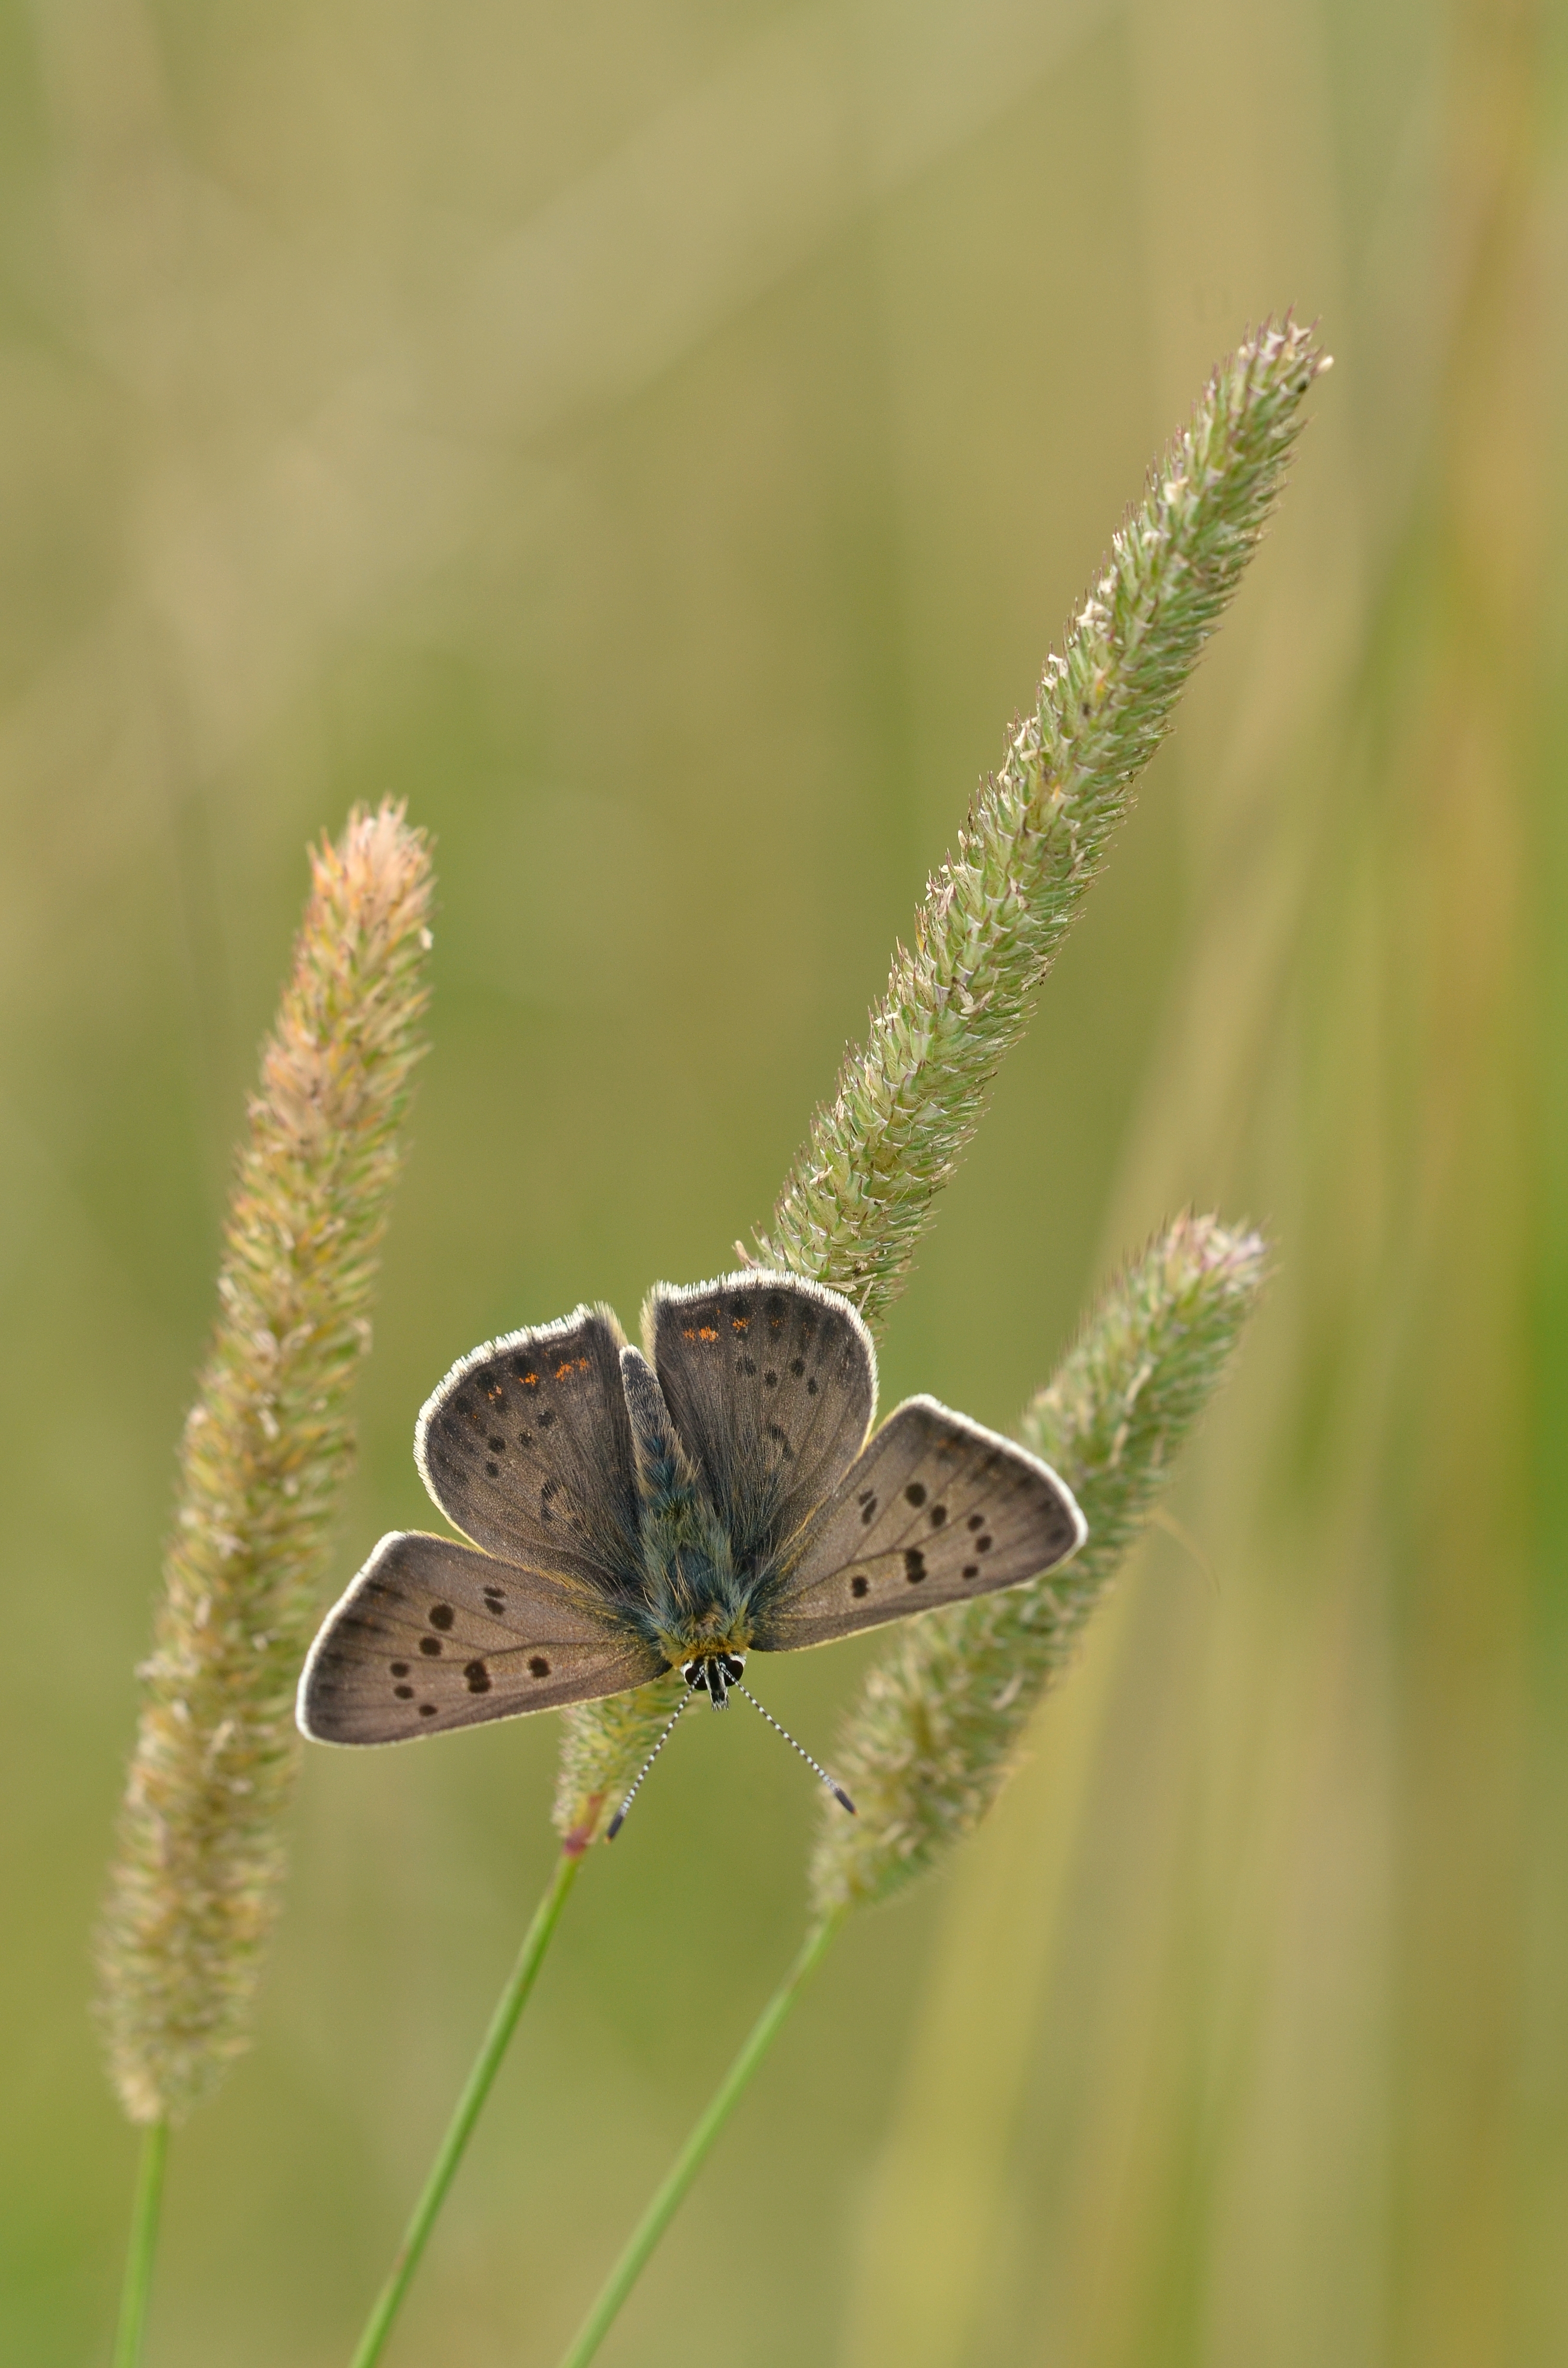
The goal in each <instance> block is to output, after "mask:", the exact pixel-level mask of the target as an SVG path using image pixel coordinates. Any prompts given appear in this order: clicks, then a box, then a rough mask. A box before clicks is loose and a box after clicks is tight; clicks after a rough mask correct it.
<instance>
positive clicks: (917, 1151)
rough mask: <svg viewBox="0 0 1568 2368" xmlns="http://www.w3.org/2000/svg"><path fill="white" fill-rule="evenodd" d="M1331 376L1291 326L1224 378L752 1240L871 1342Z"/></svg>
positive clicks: (1276, 330)
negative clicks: (805, 1277) (835, 1294)
mask: <svg viewBox="0 0 1568 2368" xmlns="http://www.w3.org/2000/svg"><path fill="white" fill-rule="evenodd" d="M1327 367H1328V358H1327V357H1325V356H1324V355H1323V354H1322V353H1321V352H1320V351H1319V349H1318V348H1317V347H1315V346H1314V345H1313V343H1312V336H1311V335H1310V333H1309V332H1308V331H1307V330H1305V329H1303V328H1301V327H1298V326H1297V324H1295V323H1294V322H1293V321H1292V320H1291V319H1290V316H1289V315H1288V314H1287V316H1286V318H1285V319H1284V321H1283V322H1281V323H1280V324H1278V326H1275V325H1272V324H1266V325H1265V326H1264V327H1263V328H1261V329H1260V330H1259V331H1258V332H1257V334H1256V336H1254V337H1252V338H1251V339H1249V340H1248V342H1247V343H1245V344H1244V345H1243V346H1242V347H1240V349H1239V350H1238V351H1237V352H1236V353H1235V354H1233V355H1232V356H1231V358H1230V359H1228V360H1227V361H1225V362H1222V363H1221V365H1220V367H1219V369H1218V370H1216V371H1215V373H1214V375H1213V377H1212V378H1211V380H1210V382H1209V385H1208V387H1207V389H1206V390H1205V392H1204V394H1203V397H1202V399H1201V401H1200V402H1199V404H1198V407H1197V409H1196V411H1195V412H1194V414H1193V417H1192V421H1191V424H1190V425H1189V426H1188V427H1187V428H1186V429H1185V430H1184V431H1183V432H1182V433H1181V434H1180V435H1179V436H1177V437H1176V438H1175V439H1174V441H1173V442H1172V443H1171V445H1170V446H1169V448H1168V449H1167V450H1166V451H1165V453H1164V454H1163V456H1162V457H1161V459H1160V461H1158V463H1157V464H1156V466H1155V467H1154V468H1153V470H1152V471H1151V472H1150V475H1149V481H1148V486H1147V490H1146V492H1145V494H1144V497H1143V500H1142V503H1141V504H1140V506H1139V507H1138V508H1137V509H1136V510H1134V511H1133V512H1132V513H1131V516H1130V517H1129V518H1128V519H1127V522H1126V524H1125V525H1124V526H1123V528H1122V529H1121V531H1120V532H1119V534H1118V535H1116V536H1115V537H1114V538H1113V541H1112V543H1111V549H1110V555H1109V557H1108V559H1107V561H1106V562H1105V564H1104V565H1103V566H1102V568H1101V569H1100V571H1099V574H1098V575H1097V577H1096V582H1095V584H1094V586H1093V588H1092V590H1091V591H1090V592H1089V593H1088V594H1087V595H1086V597H1085V599H1084V601H1083V603H1082V605H1081V607H1080V608H1079V609H1078V612H1077V614H1076V616H1075V617H1074V619H1073V620H1072V622H1071V624H1070V625H1069V626H1068V628H1067V631H1066V632H1065V634H1064V635H1063V637H1062V648H1061V651H1060V652H1057V651H1052V652H1051V655H1050V656H1049V657H1048V658H1047V660H1046V663H1045V672H1044V676H1043V677H1042V680H1041V682H1040V695H1039V699H1038V700H1037V703H1036V706H1035V709H1034V712H1033V713H1032V714H1031V715H1029V716H1028V717H1026V718H1025V720H1024V721H1023V722H1022V723H1017V724H1016V725H1015V727H1014V730H1013V734H1012V736H1011V739H1010V740H1009V742H1008V746H1007V752H1006V758H1005V760H1004V762H1003V765H1002V768H1001V770H1000V771H999V772H997V773H995V774H994V775H993V776H991V778H990V779H988V780H986V781H984V782H983V784H982V786H981V788H980V790H979V791H978V792H977V794H976V796H975V798H974V801H973V803H972V804H971V807H970V811H969V815H968V818H967V820H966V822H965V825H964V827H963V829H962V830H961V832H960V836H959V844H958V851H957V853H956V854H955V855H952V856H950V857H949V859H948V860H947V861H946V862H945V863H944V864H943V865H942V866H941V868H940V870H939V871H937V874H936V876H935V878H934V879H933V880H932V881H931V882H930V883H929V885H928V887H927V890H926V899H925V902H924V904H923V905H921V907H920V910H919V912H918V913H917V915H916V916H915V932H914V938H913V941H912V945H911V948H910V950H909V951H904V950H903V948H902V947H901V948H899V949H898V950H897V951H896V953H895V955H894V959H893V965H892V975H891V976H890V978H889V980H888V986H887V992H886V994H885V995H884V996H883V997H882V1000H881V1003H880V1004H879V1005H878V1006H877V1008H876V1009H875V1010H874V1011H873V1012H872V1014H871V1018H870V1025H869V1030H868V1033H867V1038H866V1042H865V1045H864V1047H863V1049H861V1050H859V1051H858V1052H855V1053H851V1054H850V1055H849V1056H848V1058H847V1059H846V1063H845V1065H844V1068H843V1070H842V1071H841V1073H840V1075H839V1079H838V1084H837V1087H836V1090H835V1096H834V1099H833V1100H832V1101H831V1102H830V1103H828V1104H826V1105H825V1106H824V1108H823V1109H821V1110H818V1112H817V1114H816V1116H815V1118H814V1120H813V1121H812V1127H811V1131H810V1133H809V1134H808V1136H807V1139H806V1142H805V1144H803V1145H802V1147H801V1151H800V1153H799V1154H798V1155H797V1157H796V1161H795V1165H794V1167H793V1168H792V1169H791V1171H790V1176H789V1178H788V1180H787V1181H786V1183H785V1186H784V1189H783V1190H782V1192H781V1193H780V1194H779V1197H778V1202H777V1204H776V1206H775V1208H774V1212H773V1216H772V1219H771V1221H770V1223H769V1225H768V1228H767V1231H766V1232H764V1233H759V1234H758V1235H757V1237H756V1239H757V1250H758V1255H759V1257H760V1258H762V1260H763V1262H764V1263H765V1264H767V1265H770V1266H782V1267H788V1268H790V1269H793V1270H794V1271H795V1272H796V1273H800V1274H809V1275H812V1276H814V1277H815V1278H816V1280H817V1281H820V1282H826V1283H831V1284H832V1285H833V1287H834V1288H835V1290H837V1291H842V1292H845V1293H846V1296H847V1297H849V1298H851V1299H853V1300H854V1301H855V1302H856V1304H857V1305H858V1307H859V1309H860V1312H861V1314H862V1315H864V1316H865V1319H866V1321H867V1323H868V1324H869V1326H870V1327H871V1329H872V1331H873V1332H877V1331H880V1329H881V1325H882V1323H883V1321H884V1320H885V1317H886V1315H887V1311H888V1309H889V1307H890V1306H891V1305H892V1302H893V1300H894V1299H896V1297H897V1296H898V1293H899V1292H900V1290H901V1289H902V1288H903V1281H904V1277H905V1275H906V1274H907V1272H908V1269H909V1265H910V1261H911V1259H912V1258H913V1257H914V1254H915V1247H916V1245H917V1242H918V1240H919V1237H920V1235H921V1234H922V1233H923V1232H924V1230H925V1228H926V1224H928V1223H929V1222H930V1217H931V1212H932V1203H933V1201H934V1200H935V1197H936V1195H937V1192H938V1191H939V1190H940V1189H941V1187H942V1186H943V1185H944V1184H945V1183H946V1182H947V1180H948V1178H949V1176H951V1174H952V1173H953V1170H954V1168H955V1167H956V1166H957V1165H958V1162H959V1160H960V1157H961V1156H962V1154H963V1152H964V1150H965V1148H966V1146H967V1145H968V1144H969V1142H970V1139H971V1136H972V1134H973V1133H974V1131H975V1128H976V1127H977V1126H978V1124H979V1122H980V1119H981V1116H982V1114H983V1110H984V1106H985V1095H986V1089H987V1087H989V1085H990V1083H991V1080H992V1078H993V1076H994V1075H995V1072H996V1069H997V1067H998V1065H999V1064H1000V1062H1001V1060H1002V1056H1003V1054H1004V1053H1006V1052H1007V1051H1008V1049H1009V1048H1010V1047H1011V1046H1012V1045H1013V1044H1015V1043H1016V1042H1017V1040H1018V1038H1019V1036H1020V1035H1021V1034H1022V1033H1023V1030H1024V1029H1025V1027H1026V1026H1027V1024H1028V1018H1029V1014H1030V1011H1031V1009H1032V1008H1033V1000H1034V996H1035V994H1036V991H1037V989H1038V988H1039V986H1040V982H1041V980H1042V979H1043V978H1044V976H1045V974H1046V973H1047V971H1048V970H1049V969H1050V967H1051V963H1052V962H1053V961H1054V960H1055V957H1056V953H1057V951H1058V949H1059V947H1060V946H1061V943H1062V939H1063V938H1064V936H1065V935H1066V933H1067V930H1068V928H1070V927H1071V925H1072V922H1073V920H1074V916H1075V915H1076V913H1077V910H1078V906H1079V905H1080V903H1081V901H1082V899H1083V896H1084V893H1085V890H1086V889H1087V887H1088V886H1089V884H1090V882H1092V881H1093V880H1094V878H1095V877H1096V873H1097V872H1098V871H1099V869H1100V867H1101V864H1102V863H1103V862H1104V860H1105V856H1106V849H1107V842H1108V839H1109V837H1110V835H1111V833H1112V831H1113V830H1114V828H1115V826H1116V825H1117V824H1118V823H1119V821H1120V820H1121V819H1122V817H1123V816H1124V815H1125V814H1126V813H1127V812H1128V810H1129V808H1130V806H1131V803H1132V792H1133V787H1134V784H1135V782H1136V780H1137V778H1138V776H1139V774H1140V773H1141V772H1142V769H1143V768H1144V766H1145V765H1147V763H1148V762H1149V759H1150V758H1151V757H1153V754H1154V751H1155V750H1156V748H1158V746H1159V745H1160V743H1161V741H1162V740H1163V739H1164V738H1165V734H1166V733H1167V732H1168V731H1169V729H1170V726H1171V719H1172V714H1173V712H1174V710H1175V707H1176V700H1177V697H1178V696H1179V694H1180V692H1181V690H1182V688H1183V686H1184V685H1185V683H1186V681H1187V677H1188V676H1189V675H1190V674H1191V672H1192V669H1193V667H1194V666H1195V665H1196V664H1197V661H1198V656H1199V651H1200V650H1201V649H1202V646H1203V644H1204V643H1205V642H1206V641H1207V640H1208V638H1209V636H1210V633H1211V632H1213V631H1214V628H1215V626H1216V625H1217V624H1218V623H1219V620H1220V618H1221V613H1222V611H1223V609H1224V608H1225V606H1226V604H1227V602H1228V601H1229V600H1230V598H1231V596H1232V594H1233V592H1234V591H1235V588H1236V586H1237V584H1238V583H1239V582H1240V579H1241V575H1242V571H1243V569H1244V566H1245V564H1246V562H1247V560H1248V559H1249V558H1250V557H1251V555H1252V552H1254V550H1255V549H1256V545H1257V541H1258V539H1259V537H1260V535H1261V534H1262V532H1263V530H1264V528H1265V526H1266V525H1267V520H1268V518H1269V515H1270V512H1271V511H1272V508H1273V506H1274V503H1275V500H1276V498H1277V496H1278V492H1279V489H1280V485H1281V483H1282V481H1283V477H1284V472H1285V464H1286V461H1287V460H1288V458H1289V456H1290V448H1291V445H1292V443H1293V442H1294V440H1295V438H1296V436H1297V434H1298V432H1299V430H1300V428H1301V404H1302V398H1303V397H1304V396H1305V394H1306V393H1307V390H1308V388H1309V387H1310V386H1311V384H1312V381H1313V379H1314V378H1315V377H1317V376H1318V374H1319V373H1320V372H1321V371H1322V370H1325V369H1326V368H1327Z"/></svg>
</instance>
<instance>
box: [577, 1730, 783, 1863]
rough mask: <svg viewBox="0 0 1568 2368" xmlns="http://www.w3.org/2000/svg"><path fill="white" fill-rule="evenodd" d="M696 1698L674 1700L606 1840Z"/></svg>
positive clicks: (613, 1834)
mask: <svg viewBox="0 0 1568 2368" xmlns="http://www.w3.org/2000/svg"><path fill="white" fill-rule="evenodd" d="M696 1699H697V1696H696V1694H695V1693H685V1694H682V1696H681V1698H680V1700H679V1702H676V1707H675V1716H674V1717H673V1718H672V1719H671V1720H670V1723H669V1725H667V1726H666V1727H665V1731H664V1733H663V1735H661V1736H660V1737H659V1739H658V1741H657V1743H655V1744H654V1746H653V1749H652V1751H650V1753H649V1754H648V1757H647V1759H644V1761H643V1762H642V1767H641V1768H640V1769H639V1770H638V1771H637V1777H636V1782H634V1783H633V1785H632V1787H631V1792H630V1793H628V1794H627V1796H626V1798H625V1800H624V1801H622V1803H621V1804H620V1806H619V1809H618V1810H617V1811H616V1813H615V1815H614V1816H613V1817H612V1818H611V1819H610V1821H609V1826H608V1830H607V1831H606V1834H605V1839H606V1841H607V1842H612V1841H614V1839H615V1838H616V1836H617V1834H618V1833H619V1831H620V1829H621V1827H622V1826H623V1825H624V1824H625V1823H626V1812H627V1811H628V1809H630V1807H631V1804H632V1802H633V1801H635V1799H636V1798H637V1795H638V1793H640V1792H641V1791H642V1779H643V1777H644V1776H646V1774H647V1773H648V1770H649V1769H650V1768H652V1766H653V1762H654V1760H655V1759H657V1758H658V1756H659V1754H660V1752H661V1751H662V1750H663V1749H664V1748H665V1744H666V1743H667V1742H668V1741H669V1739H670V1737H671V1736H672V1735H673V1734H674V1733H675V1730H676V1720H677V1719H678V1718H679V1717H680V1715H681V1713H682V1712H683V1711H685V1710H687V1709H689V1708H690V1706H691V1704H692V1703H693V1702H695V1701H696ZM795 1748H796V1749H797V1751H798V1750H799V1749H800V1746H799V1744H797V1745H796V1747H795Z"/></svg>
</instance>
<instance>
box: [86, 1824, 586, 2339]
mask: <svg viewBox="0 0 1568 2368" xmlns="http://www.w3.org/2000/svg"><path fill="white" fill-rule="evenodd" d="M582 1862H583V1856H582V1852H581V1851H580V1850H562V1853H561V1856H560V1858H559V1859H558V1860H557V1861H556V1864H555V1872H554V1873H553V1874H552V1875H551V1879H550V1884H549V1888H548V1889H547V1890H546V1892H545V1895H544V1897H543V1898H542V1899H541V1900H540V1903H539V1906H538V1907H536V1908H535V1910H534V1919H533V1922H532V1923H531V1924H530V1925H529V1926H528V1931H527V1933H526V1934H525V1936H524V1939H523V1945H522V1947H521V1949H520V1950H519V1951H518V1952H517V1964H515V1965H514V1966H513V1968H512V1973H511V1978H510V1979H509V1980H508V1982H507V1984H506V1988H505V1989H504V1990H503V1991H502V1993H501V1997H500V2000H499V2003H498V2004H497V2006H496V2009H495V2011H494V2014H493V2015H492V2016H491V2018H490V2028H489V2030H488V2031H487V2032H485V2034H484V2044H483V2047H482V2048H481V2049H480V2051H479V2054H478V2055H477V2056H476V2057H475V2058H474V2064H473V2069H472V2072H471V2073H470V2074H469V2076H468V2078H467V2080H466V2081H465V2082H464V2084H463V2091H462V2094H461V2096H460V2098H459V2099H458V2101H457V2106H456V2109H455V2111H454V2112H453V2114H452V2118H451V2120H450V2121H449V2123H448V2124H447V2134H446V2136H445V2137H444V2138H443V2139H442V2140H441V2144H440V2147H439V2150H438V2151H437V2156H436V2159H435V2161H434V2162H433V2163H432V2164H431V2166H430V2176H429V2177H428V2179H427V2180H426V2182H425V2186H424V2191H423V2192H422V2193H421V2195H420V2198H419V2201H418V2203H416V2204H415V2207H414V2212H413V2214H412V2216H411V2218H410V2220H409V2223H408V2226H407V2227H406V2229H405V2230H404V2231H403V2242H402V2244H401V2245H400V2246H399V2247H398V2248H397V2257H396V2259H395V2260H394V2261H393V2262H392V2269H391V2271H389V2273H388V2276H387V2282H386V2283H385V2285H384V2286H383V2287H382V2288H381V2293H380V2294H378V2295H377V2297H376V2306H375V2308H374V2310H372V2312H371V2313H370V2316H369V2319H368V2320H367V2321H366V2323H365V2332H364V2334H363V2335H362V2336H361V2337H360V2338H359V2348H358V2351H356V2352H355V2354H354V2359H353V2363H352V2368H370V2362H372V2361H374V2360H379V2359H380V2358H381V2347H382V2345H383V2344H384V2343H385V2342H386V2340H387V2337H388V2336H389V2334H390V2333H391V2332H392V2321H393V2319H394V2318H395V2317H397V2314H398V2312H399V2310H400V2309H401V2307H402V2305H403V2295H404V2294H406V2293H407V2292H408V2289H409V2286H410V2284H411V2283H412V2282H413V2278H414V2272H415V2270H416V2269H417V2268H418V2267H419V2258H420V2255H421V2254H422V2253H423V2252H424V2250H425V2247H426V2240H427V2239H428V2237H429V2235H430V2231H431V2229H432V2228H433V2227H434V2226H435V2225H436V2215H437V2213H438V2212H439V2211H440V2209H441V2206H442V2204H443V2203H445V2202H446V2199H447V2190H448V2188H449V2187H450V2185H451V2183H452V2178H453V2174H454V2173H455V2172H456V2170H457V2167H458V2165H459V2163H460V2161H461V2160H462V2157H463V2149H464V2147H465V2146H467V2145H468V2142H469V2138H470V2136H471V2135H472V2130H473V2125H474V2123H475V2122H477V2121H478V2119H479V2116H480V2112H481V2111H482V2109H483V2104H484V2100H485V2099H486V2097H488V2095H489V2094H490V2084H491V2082H492V2081H493V2080H494V2078H495V2075H496V2073H497V2072H498V2071H499V2070H500V2068H501V2058H502V2057H503V2056H504V2055H506V2046H507V2043H508V2041H509V2040H510V2039H511V2036H512V2033H513V2032H514V2031H515V2030H516V2029H517V2017H518V2016H519V2015H520V2014H521V2012H522V2010H523V2009H524V2007H525V2006H526V2005H527V2004H528V1993H529V1991H530V1990H531V1989H532V1988H533V1986H534V1982H535V1980H536V1978H537V1976H538V1974H539V1969H540V1964H542V1963H543V1961H544V1952H545V1951H546V1950H547V1949H548V1948H549V1946H550V1942H551V1935H552V1933H553V1932H554V1930H555V1927H556V1924H557V1923H558V1921H559V1920H560V1916H561V1911H562V1907H564V1906H565V1905H566V1895H567V1893H568V1892H569V1891H570V1890H571V1888H572V1885H573V1884H574V1882H575V1880H576V1875H577V1869H578V1868H579V1866H580V1865H581V1864H582ZM117 2368H118V2364H117Z"/></svg>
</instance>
